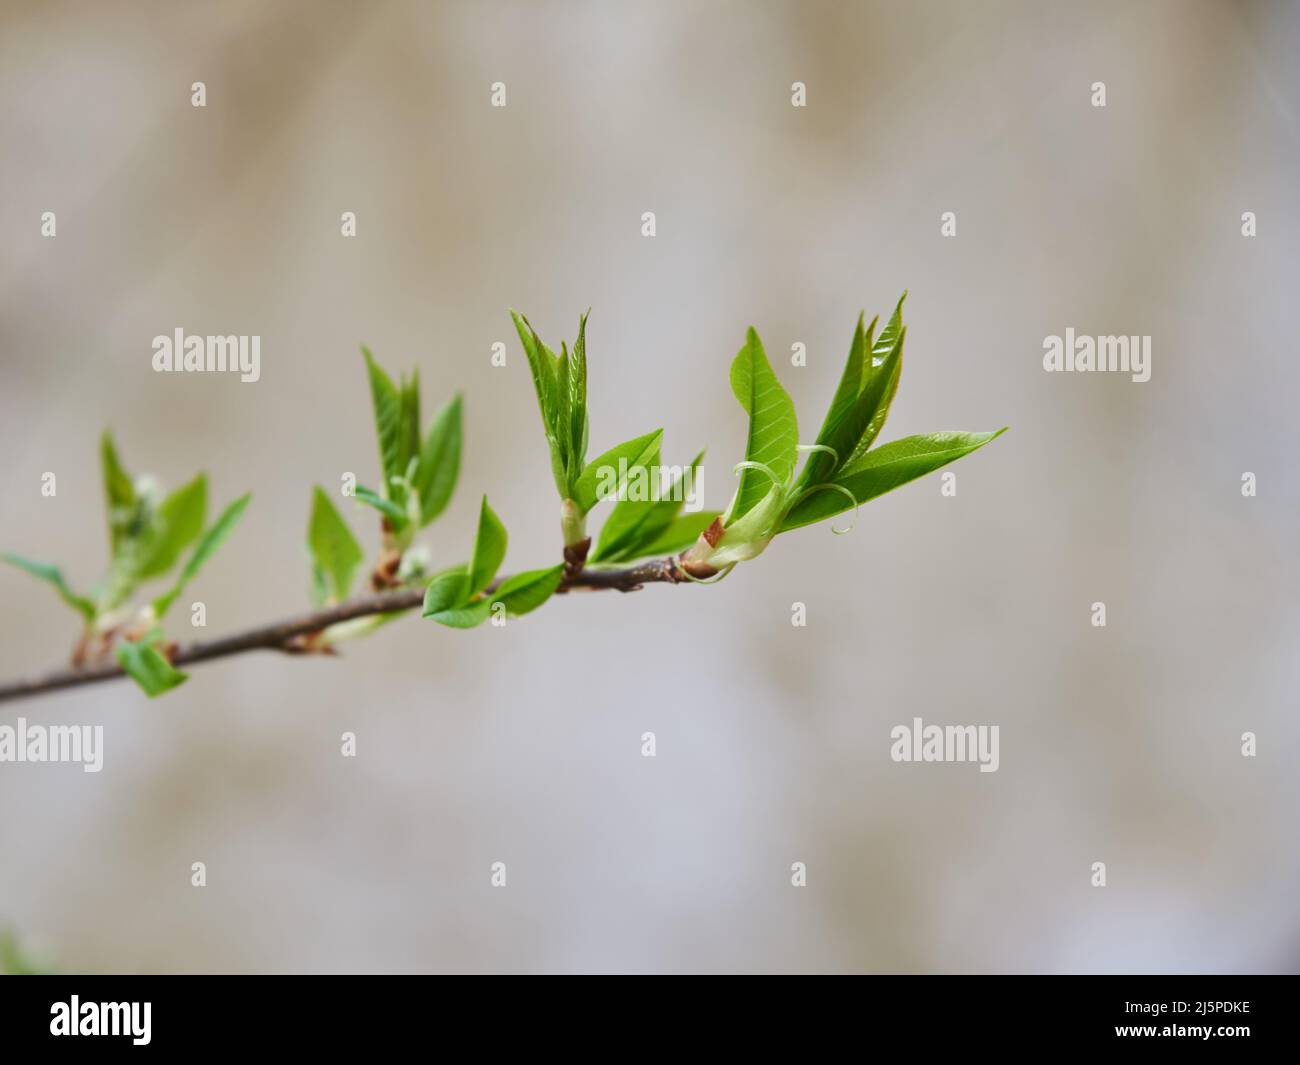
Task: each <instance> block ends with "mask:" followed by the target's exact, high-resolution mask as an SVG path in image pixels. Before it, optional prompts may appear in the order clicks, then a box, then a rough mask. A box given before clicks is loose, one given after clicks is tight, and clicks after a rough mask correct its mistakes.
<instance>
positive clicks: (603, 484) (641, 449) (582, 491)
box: [571, 429, 664, 514]
mask: <svg viewBox="0 0 1300 1065" xmlns="http://www.w3.org/2000/svg"><path fill="white" fill-rule="evenodd" d="M663 436H664V431H663V430H662V429H656V430H655V431H654V432H652V433H646V434H645V435H644V436H638V437H636V438H635V439H632V440H625V441H624V442H623V443H621V444H619V445H618V446H616V447H612V448H610V449H609V450H608V451H606V452H605V453H604V454H603V455H601V456H599V457H598V458H594V459H592V460H591V462H590V463H589V464H588V465H587V468H586V469H585V470H583V471H582V476H581V477H579V478H578V480H577V482H576V483H575V484H574V485H573V494H572V496H571V498H572V499H573V502H574V503H575V504H577V507H578V509H579V510H580V511H582V513H583V514H586V513H587V512H588V511H589V510H591V508H592V507H594V506H595V505H596V504H597V503H598V502H599V501H600V500H601V499H602V498H611V497H613V496H615V495H617V494H618V492H619V491H620V490H621V489H622V487H623V485H624V484H625V483H626V482H627V477H628V476H629V475H630V474H631V471H632V470H633V469H634V468H635V467H637V466H646V465H652V464H653V463H654V457H655V456H657V455H658V454H659V444H660V442H661V441H662V440H663Z"/></svg>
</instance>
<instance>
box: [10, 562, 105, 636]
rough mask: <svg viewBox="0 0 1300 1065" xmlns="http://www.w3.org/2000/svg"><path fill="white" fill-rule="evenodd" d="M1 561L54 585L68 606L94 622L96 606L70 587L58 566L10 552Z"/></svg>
mask: <svg viewBox="0 0 1300 1065" xmlns="http://www.w3.org/2000/svg"><path fill="white" fill-rule="evenodd" d="M0 561H4V562H8V563H9V564H10V565H11V566H17V567H18V568H19V569H20V570H24V571H25V572H27V573H30V574H31V575H32V576H33V577H36V578H37V579H39V580H42V581H45V582H46V583H47V584H52V585H53V586H54V590H55V591H56V592H58V593H59V598H60V599H62V600H63V601H64V602H65V603H67V604H68V606H70V607H72V609H73V610H75V611H76V612H77V613H78V614H80V615H81V616H82V617H84V618H85V619H86V620H87V621H93V620H94V618H95V604H94V603H92V602H91V601H90V600H89V599H87V598H86V597H85V596H84V595H77V593H76V592H74V591H73V590H72V589H71V588H69V587H68V582H67V581H65V580H64V579H63V573H62V572H61V571H60V570H59V568H58V566H51V565H50V564H49V563H47V562H33V561H32V560H31V559H30V558H23V557H22V556H21V555H15V554H12V553H10V552H8V551H6V552H5V553H4V554H2V555H0Z"/></svg>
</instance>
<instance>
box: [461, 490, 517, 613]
mask: <svg viewBox="0 0 1300 1065" xmlns="http://www.w3.org/2000/svg"><path fill="white" fill-rule="evenodd" d="M506 540H507V537H506V527H505V526H504V525H502V524H501V519H500V518H498V517H497V516H496V513H495V512H494V511H493V510H492V508H491V507H490V506H488V501H487V496H484V497H483V505H482V507H480V508H479V515H478V532H477V534H476V535H475V537H474V554H473V556H472V557H471V558H470V561H469V567H468V569H467V572H468V573H469V594H470V595H477V594H478V593H479V592H481V591H482V590H483V589H484V588H486V587H487V586H488V585H489V584H491V583H492V578H493V577H495V576H496V575H497V570H499V569H500V568H501V563H502V561H503V560H504V559H505V557H506Z"/></svg>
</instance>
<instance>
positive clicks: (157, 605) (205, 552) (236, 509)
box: [153, 492, 253, 620]
mask: <svg viewBox="0 0 1300 1065" xmlns="http://www.w3.org/2000/svg"><path fill="white" fill-rule="evenodd" d="M252 498H253V493H252V492H246V493H245V494H244V495H242V496H240V497H239V498H238V499H236V500H235V501H234V502H233V503H231V504H230V505H229V506H228V507H226V509H225V510H223V511H222V512H221V516H220V517H219V518H217V520H216V521H215V522H213V523H212V525H211V526H209V527H208V531H207V532H205V533H204V534H203V537H202V539H200V540H199V542H198V545H197V546H196V547H195V548H194V551H193V553H192V554H191V555H190V557H189V558H188V559H187V560H186V562H185V566H184V567H183V568H182V569H181V574H180V576H179V577H177V578H176V583H175V584H174V585H172V587H171V589H170V590H169V591H167V592H166V593H165V594H164V595H160V596H159V597H158V598H157V599H155V600H154V601H153V612H154V616H155V617H157V618H159V619H160V620H161V618H162V616H163V615H164V614H166V613H167V611H168V610H169V609H171V605H172V603H174V602H175V601H176V598H177V597H178V596H179V595H180V594H181V592H183V591H184V590H185V586H186V585H187V584H189V583H190V581H192V580H193V579H194V578H195V577H196V576H198V573H199V570H201V569H202V568H203V566H204V564H205V563H206V562H207V561H208V559H210V558H211V557H212V556H213V555H214V554H216V551H217V548H219V547H220V546H221V545H222V544H223V543H225V541H226V537H227V536H229V535H230V532H231V530H232V529H234V527H235V526H236V525H237V524H238V523H239V519H240V518H241V517H243V515H244V508H245V507H246V506H248V501H249V500H250V499H252Z"/></svg>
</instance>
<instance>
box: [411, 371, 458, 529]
mask: <svg viewBox="0 0 1300 1065" xmlns="http://www.w3.org/2000/svg"><path fill="white" fill-rule="evenodd" d="M460 442H461V398H460V396H459V395H458V396H456V397H454V398H453V399H452V401H451V402H450V403H448V404H447V405H446V406H445V407H443V408H442V410H440V411H438V413H437V414H436V415H434V418H433V424H432V425H430V426H429V435H428V436H426V437H425V438H424V447H423V449H422V450H421V451H420V465H419V466H418V467H416V473H415V490H416V493H417V494H418V495H419V497H420V520H421V521H422V522H423V524H425V525H428V524H429V522H431V521H433V519H434V518H436V517H437V516H438V515H439V514H441V513H442V512H443V511H444V510H445V509H446V507H447V503H448V502H450V500H451V494H452V492H454V491H455V489H456V479H457V477H459V475H460Z"/></svg>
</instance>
